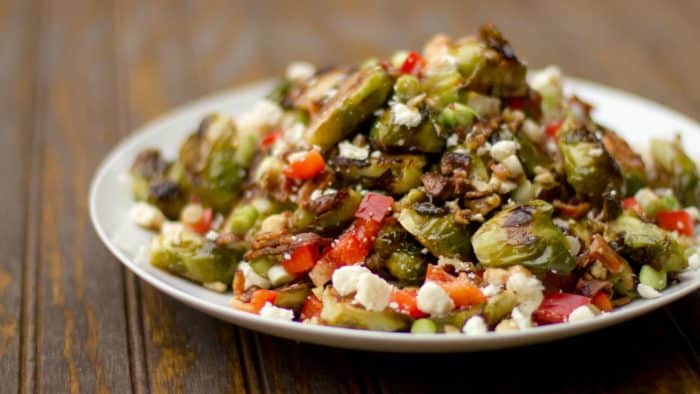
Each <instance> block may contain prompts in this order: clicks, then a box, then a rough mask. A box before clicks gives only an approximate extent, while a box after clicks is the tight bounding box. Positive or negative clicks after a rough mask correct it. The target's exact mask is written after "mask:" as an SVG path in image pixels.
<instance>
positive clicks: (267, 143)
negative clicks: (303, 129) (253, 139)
mask: <svg viewBox="0 0 700 394" xmlns="http://www.w3.org/2000/svg"><path fill="white" fill-rule="evenodd" d="M281 135H282V133H281V132H280V131H279V130H274V131H271V132H269V133H268V134H265V136H263V137H262V141H260V145H261V146H262V147H263V148H269V147H271V146H272V145H274V144H275V142H277V140H278V139H279V138H280V136H281Z"/></svg>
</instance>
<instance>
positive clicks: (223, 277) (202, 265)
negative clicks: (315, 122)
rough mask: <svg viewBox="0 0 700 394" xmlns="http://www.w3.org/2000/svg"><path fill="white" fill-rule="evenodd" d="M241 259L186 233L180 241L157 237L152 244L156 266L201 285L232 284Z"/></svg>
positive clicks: (151, 259)
mask: <svg viewBox="0 0 700 394" xmlns="http://www.w3.org/2000/svg"><path fill="white" fill-rule="evenodd" d="M240 258H241V253H240V252H236V251H233V250H230V249H226V248H218V247H216V246H215V245H214V243H213V242H208V241H207V240H205V239H204V238H203V237H201V236H199V235H197V234H194V233H191V232H187V231H184V232H182V234H181V235H180V236H179V239H177V240H173V239H170V238H169V237H166V236H165V235H158V236H157V237H155V238H154V239H153V242H152V244H151V258H150V261H151V264H152V265H153V266H155V267H158V268H160V269H164V270H166V271H168V272H171V273H173V274H175V275H179V276H182V277H183V278H187V279H189V280H192V281H194V282H198V283H210V282H222V283H231V280H232V279H233V274H234V272H235V271H236V267H237V265H238V261H239V260H240Z"/></svg>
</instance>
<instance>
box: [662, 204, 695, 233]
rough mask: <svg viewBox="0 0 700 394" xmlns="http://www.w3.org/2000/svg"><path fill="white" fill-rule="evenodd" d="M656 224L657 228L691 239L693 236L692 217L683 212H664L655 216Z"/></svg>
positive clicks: (693, 225) (693, 223)
mask: <svg viewBox="0 0 700 394" xmlns="http://www.w3.org/2000/svg"><path fill="white" fill-rule="evenodd" d="M656 222H657V223H658V224H659V227H661V228H664V229H666V230H669V231H675V232H677V233H678V234H681V235H686V236H688V237H692V236H693V235H695V222H694V220H693V217H692V216H690V214H689V213H688V212H686V211H684V210H682V209H681V210H677V211H665V212H659V213H657V214H656Z"/></svg>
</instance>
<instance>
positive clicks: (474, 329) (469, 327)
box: [462, 315, 489, 335]
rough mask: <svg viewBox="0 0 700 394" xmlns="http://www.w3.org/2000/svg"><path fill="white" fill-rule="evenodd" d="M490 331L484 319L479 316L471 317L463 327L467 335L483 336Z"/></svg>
mask: <svg viewBox="0 0 700 394" xmlns="http://www.w3.org/2000/svg"><path fill="white" fill-rule="evenodd" d="M488 331H489V328H488V327H487V326H486V322H485V321H484V318H483V317H481V316H479V315H476V316H472V317H470V318H469V319H468V320H467V322H466V323H464V327H462V332H463V333H465V334H467V335H481V334H486V333H487V332H488Z"/></svg>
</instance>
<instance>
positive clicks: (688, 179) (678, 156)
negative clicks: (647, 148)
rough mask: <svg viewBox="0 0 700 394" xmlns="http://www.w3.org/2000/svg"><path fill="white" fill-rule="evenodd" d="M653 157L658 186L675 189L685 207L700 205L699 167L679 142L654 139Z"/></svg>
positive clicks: (652, 141)
mask: <svg viewBox="0 0 700 394" xmlns="http://www.w3.org/2000/svg"><path fill="white" fill-rule="evenodd" d="M651 157H652V159H653V160H654V164H655V165H656V169H657V172H658V177H657V179H656V183H657V186H663V187H671V188H673V191H674V193H675V194H676V196H677V197H678V199H679V200H680V201H681V203H683V205H698V204H700V178H699V177H698V169H697V166H696V165H695V162H694V161H693V160H692V159H691V158H690V157H688V155H686V154H685V152H684V151H683V149H682V148H681V146H680V144H679V143H678V142H676V143H674V142H670V141H663V140H658V139H652V140H651Z"/></svg>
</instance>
